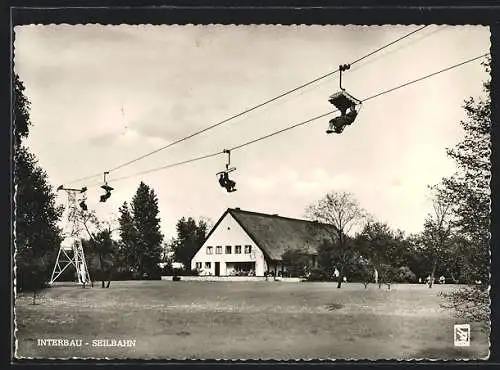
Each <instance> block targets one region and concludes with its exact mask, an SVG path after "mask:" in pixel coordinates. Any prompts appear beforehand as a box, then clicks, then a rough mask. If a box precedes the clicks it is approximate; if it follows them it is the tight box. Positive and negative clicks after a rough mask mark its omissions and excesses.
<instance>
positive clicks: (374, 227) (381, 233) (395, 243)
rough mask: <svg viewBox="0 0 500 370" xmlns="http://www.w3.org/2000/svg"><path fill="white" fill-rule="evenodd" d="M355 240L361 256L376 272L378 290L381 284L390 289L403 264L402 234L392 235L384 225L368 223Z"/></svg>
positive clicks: (403, 247)
mask: <svg viewBox="0 0 500 370" xmlns="http://www.w3.org/2000/svg"><path fill="white" fill-rule="evenodd" d="M355 240H356V243H357V245H358V250H359V252H360V253H361V255H362V256H363V257H364V258H366V259H368V261H369V262H370V264H371V266H372V267H373V271H374V272H375V271H376V273H377V276H378V281H377V282H378V284H379V288H380V287H381V285H382V284H383V283H385V284H387V286H388V287H389V288H390V284H391V283H392V281H393V280H394V279H395V278H396V277H397V270H398V268H399V267H401V266H403V265H404V264H405V252H406V245H405V242H404V234H403V233H402V232H398V233H394V232H393V231H392V230H391V228H390V227H389V226H388V225H387V224H386V223H382V222H376V221H370V222H368V223H367V224H366V225H365V226H364V228H363V230H362V231H361V232H360V233H359V234H358V235H356V239H355Z"/></svg>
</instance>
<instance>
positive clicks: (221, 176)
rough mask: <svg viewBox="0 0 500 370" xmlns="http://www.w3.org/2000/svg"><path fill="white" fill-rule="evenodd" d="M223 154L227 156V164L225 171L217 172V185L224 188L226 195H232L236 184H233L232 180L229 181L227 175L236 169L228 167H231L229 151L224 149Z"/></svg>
mask: <svg viewBox="0 0 500 370" xmlns="http://www.w3.org/2000/svg"><path fill="white" fill-rule="evenodd" d="M223 152H224V153H226V154H227V155H228V162H227V164H226V169H225V170H224V171H220V172H217V173H216V176H217V178H218V180H219V185H220V186H221V187H223V188H226V191H227V192H228V193H232V192H234V191H236V189H235V186H236V182H234V181H233V180H230V179H229V176H228V175H229V173H230V172H233V171H236V167H230V166H231V151H230V150H227V149H224V151H223Z"/></svg>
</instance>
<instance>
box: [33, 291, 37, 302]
mask: <svg viewBox="0 0 500 370" xmlns="http://www.w3.org/2000/svg"><path fill="white" fill-rule="evenodd" d="M35 304H36V290H33V305H35Z"/></svg>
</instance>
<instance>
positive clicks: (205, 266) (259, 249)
mask: <svg viewBox="0 0 500 370" xmlns="http://www.w3.org/2000/svg"><path fill="white" fill-rule="evenodd" d="M335 230H336V229H335V228H334V227H333V226H331V225H324V224H320V223H318V222H312V221H306V220H299V219H293V218H287V217H281V216H278V215H269V214H264V213H257V212H250V211H244V210H241V209H239V208H229V209H227V210H226V212H224V214H223V215H222V216H221V217H220V218H219V220H218V221H217V223H216V224H215V225H214V227H213V228H212V230H211V231H210V232H209V234H208V236H207V239H206V240H205V242H204V243H203V245H202V246H201V248H200V249H199V250H198V252H196V254H195V255H194V257H193V259H192V260H191V268H192V269H193V270H195V269H196V270H198V271H199V272H200V275H214V276H237V275H245V276H264V273H265V272H266V271H267V272H271V273H274V274H275V275H280V274H281V273H282V272H284V271H285V268H284V267H283V264H282V259H281V256H282V255H283V253H284V252H285V251H286V250H287V249H301V250H303V251H304V253H305V254H307V255H309V256H310V257H311V263H312V265H316V264H317V258H316V257H317V249H318V247H319V245H320V244H321V243H322V242H323V240H325V239H328V240H331V238H332V235H335Z"/></svg>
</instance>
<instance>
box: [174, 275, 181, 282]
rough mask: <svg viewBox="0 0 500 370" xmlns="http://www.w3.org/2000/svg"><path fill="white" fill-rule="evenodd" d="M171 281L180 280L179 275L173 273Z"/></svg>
mask: <svg viewBox="0 0 500 370" xmlns="http://www.w3.org/2000/svg"><path fill="white" fill-rule="evenodd" d="M172 281H181V277H180V276H177V275H174V276H172Z"/></svg>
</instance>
